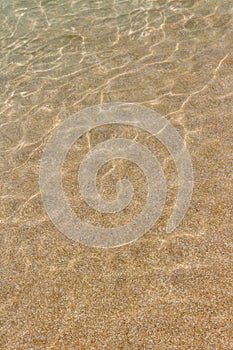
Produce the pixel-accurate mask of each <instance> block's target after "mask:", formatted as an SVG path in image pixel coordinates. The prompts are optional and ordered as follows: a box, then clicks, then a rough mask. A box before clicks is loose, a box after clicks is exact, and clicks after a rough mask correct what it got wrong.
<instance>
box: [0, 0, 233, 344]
mask: <svg viewBox="0 0 233 350" xmlns="http://www.w3.org/2000/svg"><path fill="white" fill-rule="evenodd" d="M0 44H1V50H0V62H1V66H0V83H1V84H0V92H1V94H0V99H1V100H0V115H1V119H0V171H1V183H0V186H1V192H0V194H1V211H0V220H1V233H2V237H3V240H2V245H1V250H2V253H1V256H2V258H3V259H2V265H1V270H2V281H3V283H2V293H1V295H2V302H1V304H2V311H3V325H2V334H3V336H2V347H3V348H4V349H27V350H28V349H33V350H34V349H43V350H44V349H101V350H102V349H133V350H135V349H146V350H148V349H153V350H154V349H158V350H160V349H161V350H162V349H166V350H167V349H172V350H173V349H174V350H175V349H182V350H185V349H189V350H190V349H193V350H194V349H198V350H200V349H203V350H204V349H205V350H206V349H213V350H217V349H219V350H220V349H226V350H228V349H233V343H232V333H233V329H232V322H231V321H232V294H233V289H232V285H233V283H232V281H233V276H232V262H233V259H232V222H231V212H232V202H231V198H232V186H231V182H230V180H231V177H232V163H231V161H232V158H231V154H232V113H233V104H232V97H233V56H232V52H233V51H232V50H233V3H232V1H230V0H219V1H217V0H209V1H207V0H206V1H203V0H199V1H192V0H190V1H186V0H184V1H166V0H164V1H146V0H144V1H118V0H115V1H109V0H105V1H86V0H85V1H67V0H66V1H63V0H59V1H53V0H52V1H29V0H20V1H17V0H14V1H13V0H0ZM109 102H125V103H129V102H130V103H136V104H139V105H142V106H145V107H148V108H150V109H151V110H153V111H154V112H155V113H158V114H159V115H161V116H164V117H166V118H167V119H168V120H169V121H170V122H171V123H172V125H173V126H174V127H175V128H176V130H177V131H178V132H179V134H180V136H181V137H182V139H183V140H184V142H185V144H186V146H187V148H188V150H189V153H190V155H191V158H192V162H193V172H194V188H193V193H192V201H191V204H190V206H189V209H188V211H187V213H186V216H185V218H184V220H183V222H182V223H181V224H180V226H179V227H177V228H176V229H175V230H174V231H173V232H172V233H171V234H167V233H166V231H165V227H166V222H167V220H168V218H169V215H170V214H171V211H172V209H173V208H174V203H175V201H174V198H175V196H176V193H177V188H178V184H177V173H176V169H175V167H174V164H173V160H172V157H171V156H170V155H169V153H168V152H167V150H166V149H165V148H164V147H163V145H161V144H160V143H159V142H158V140H156V138H155V137H151V135H150V134H149V133H147V132H146V131H142V130H139V129H137V128H133V127H127V126H122V125H115V126H113V125H110V126H102V127H99V128H96V129H94V130H92V131H91V132H88V133H86V134H85V135H84V136H83V137H82V138H80V140H78V141H77V142H76V143H75V144H74V145H73V147H72V148H71V150H70V152H69V153H68V155H67V159H66V161H65V164H64V166H63V175H64V183H63V186H64V191H65V192H66V196H67V201H68V202H69V204H70V205H71V206H72V209H73V211H74V212H75V213H76V214H77V215H79V216H80V218H81V219H82V220H84V221H86V222H88V223H90V224H92V225H95V226H103V227H112V226H114V225H119V224H121V225H125V224H126V223H127V222H129V221H130V220H131V219H132V217H133V216H135V215H136V214H138V213H139V212H140V211H141V210H142V207H143V205H144V203H145V200H146V179H145V176H144V175H143V173H142V171H141V170H140V169H139V168H138V167H137V166H136V165H135V164H131V163H130V162H128V161H125V160H122V161H119V160H117V161H114V162H110V163H108V164H106V165H105V166H103V167H102V168H101V169H100V171H99V173H98V176H97V187H98V190H99V192H100V193H101V195H102V196H103V198H105V199H113V198H115V197H116V190H115V186H116V181H117V180H119V179H120V178H122V177H126V178H128V179H129V180H130V181H131V183H132V184H133V185H134V188H135V196H134V198H133V201H132V203H131V204H130V205H129V206H128V207H127V208H125V209H124V210H123V211H122V213H117V214H102V213H98V212H96V211H95V210H93V209H92V208H90V207H89V206H88V205H87V203H86V202H85V201H84V200H83V199H82V197H81V196H80V193H79V188H78V187H77V173H78V169H79V165H80V162H81V160H82V159H83V157H84V156H85V155H86V154H87V152H88V151H89V150H90V149H92V148H93V147H95V146H96V145H97V144H98V143H100V142H102V141H106V140H107V139H109V138H111V137H126V138H129V139H132V140H137V141H138V142H141V143H142V144H143V145H145V146H146V147H148V149H150V150H151V151H152V152H155V153H156V154H157V157H158V159H159V160H160V162H161V164H162V168H163V170H164V173H165V176H166V180H167V186H168V193H167V200H166V205H165V208H164V211H163V213H162V215H161V217H160V219H159V220H158V222H157V223H156V224H155V225H154V226H153V228H152V229H151V230H150V231H149V232H148V233H147V234H145V235H144V236H142V237H141V238H139V239H138V240H136V241H134V242H132V243H130V244H128V245H124V246H121V247H117V248H114V249H113V248H112V249H107V250H106V249H101V248H94V247H87V246H85V245H82V244H80V243H78V242H74V241H72V240H69V239H68V238H67V237H66V236H64V235H63V234H62V233H61V232H59V230H58V229H57V228H56V227H55V226H54V225H53V223H52V222H51V220H50V219H49V217H48V215H47V213H46V211H45V209H44V207H43V202H42V199H41V196H40V187H39V167H40V161H41V158H42V154H43V150H44V148H45V145H46V143H47V141H48V139H49V136H50V135H51V134H52V133H53V132H54V130H55V129H56V127H58V126H59V125H61V123H62V122H63V121H65V120H67V119H68V118H69V117H70V116H72V115H73V114H75V113H77V112H79V111H81V110H83V109H84V108H86V107H90V106H93V105H97V104H103V103H109Z"/></svg>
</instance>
